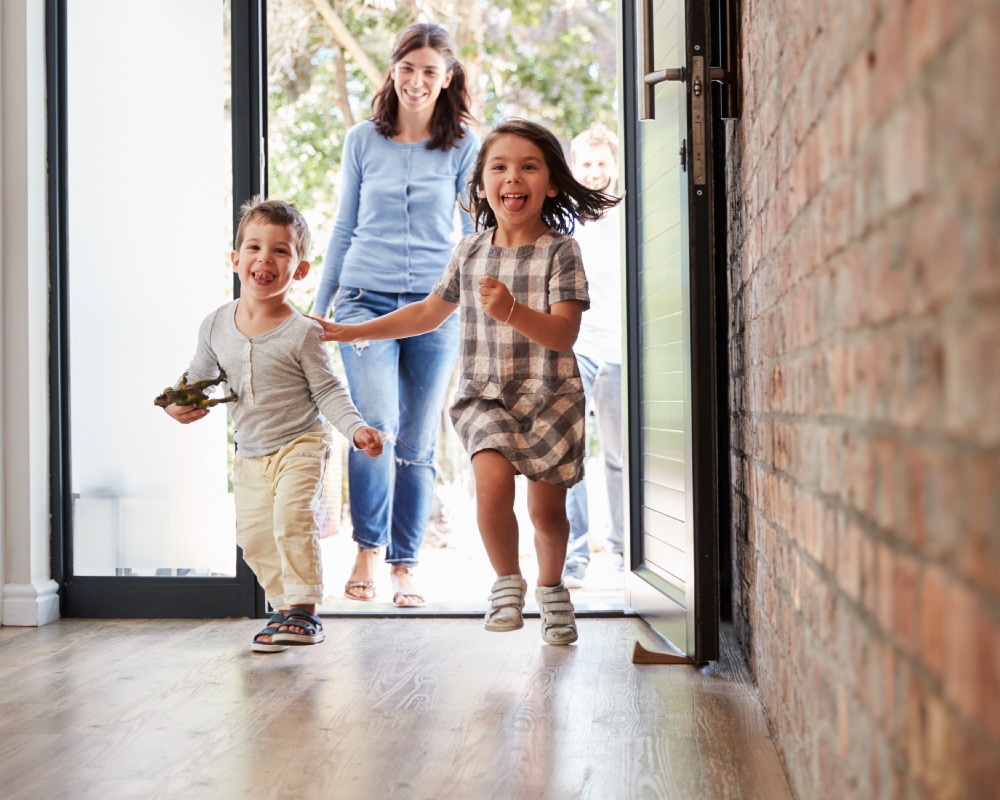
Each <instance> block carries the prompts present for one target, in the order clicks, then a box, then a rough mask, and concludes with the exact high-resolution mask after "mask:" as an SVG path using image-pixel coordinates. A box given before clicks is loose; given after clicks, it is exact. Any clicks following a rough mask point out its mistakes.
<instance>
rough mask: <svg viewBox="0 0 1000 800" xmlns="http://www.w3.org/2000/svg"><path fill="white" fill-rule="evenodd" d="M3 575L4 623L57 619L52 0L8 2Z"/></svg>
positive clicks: (0, 74)
mask: <svg viewBox="0 0 1000 800" xmlns="http://www.w3.org/2000/svg"><path fill="white" fill-rule="evenodd" d="M0 27H2V56H0V85H2V99H0V131H2V134H0V166H2V170H0V175H2V178H0V180H2V192H0V203H2V205H0V237H2V247H0V270H2V284H0V291H2V298H0V314H2V319H0V326H2V327H0V330H2V340H0V348H2V359H3V360H2V370H0V382H2V383H0V423H2V424H0V453H2V457H0V488H2V493H0V546H2V548H0V549H2V551H3V554H2V560H0V575H2V577H3V606H2V620H3V624H5V625H44V624H45V623H47V622H51V621H52V620H54V619H56V618H57V617H58V616H59V603H58V597H57V595H56V591H57V588H58V587H57V585H56V583H55V582H54V581H53V580H51V573H50V566H49V382H48V233H47V196H46V195H47V192H46V189H47V186H46V106H45V103H46V97H45V2H44V0H2V16H0Z"/></svg>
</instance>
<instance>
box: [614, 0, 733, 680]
mask: <svg viewBox="0 0 1000 800" xmlns="http://www.w3.org/2000/svg"><path fill="white" fill-rule="evenodd" d="M643 1H644V0H639V2H643ZM731 3H732V5H733V6H735V0H687V2H686V15H687V26H686V37H685V38H686V45H687V47H686V54H685V62H686V63H685V64H683V65H681V64H678V65H676V66H683V67H684V68H686V70H687V74H689V75H690V74H691V60H692V58H693V57H694V56H695V55H701V56H703V57H704V56H708V57H709V58H712V56H713V55H715V56H718V54H719V52H720V49H719V44H718V43H717V42H716V43H714V44H715V46H714V47H713V46H712V45H713V39H712V16H713V12H714V14H715V18H716V20H719V19H720V17H721V18H722V19H724V20H727V21H728V20H731V18H732V17H731V11H730V10H729V6H730V4H731ZM715 6H719V8H715ZM722 7H725V10H723V11H722V13H721V14H720V9H721V8H722ZM619 13H620V15H621V25H622V27H621V30H622V37H623V38H622V42H621V46H622V49H623V50H622V64H623V65H624V67H623V69H622V74H621V85H620V98H621V101H620V102H621V109H622V119H623V125H622V127H621V130H620V133H621V141H622V145H623V146H622V152H623V154H624V157H623V164H622V169H623V177H624V180H625V185H626V187H629V188H630V192H629V193H627V194H626V199H625V234H624V235H625V248H626V253H627V254H638V253H639V247H640V228H639V216H638V214H639V207H638V192H637V191H636V190H635V189H632V188H631V187H638V186H640V183H639V165H638V163H637V159H636V158H635V157H634V156H635V154H636V153H638V152H639V150H638V134H639V124H638V119H639V108H638V97H639V88H640V82H641V81H642V78H643V76H642V75H641V74H640V71H641V70H640V69H639V66H638V58H637V52H636V49H637V48H636V42H637V25H638V19H637V16H638V15H637V13H636V3H635V0H623V2H621V3H620V4H619ZM732 33H733V32H732V31H730V30H728V29H727V31H726V37H724V38H725V40H726V41H728V40H729V36H730V34H732ZM720 41H721V40H720ZM724 55H725V56H726V57H727V59H728V53H726V54H724ZM710 63H711V62H710ZM717 63H718V62H716V64H717ZM713 66H714V64H713ZM725 66H726V67H727V71H728V70H731V69H732V63H731V62H729V63H727V64H726V65H725ZM713 77H714V76H713ZM685 86H686V97H687V103H688V110H689V113H688V116H687V118H688V130H687V135H686V140H687V141H688V142H692V141H693V136H692V130H691V124H692V122H691V120H692V114H691V113H690V109H691V93H692V86H691V84H690V82H686V84H685ZM711 86H712V84H711V83H709V84H707V85H706V86H705V87H703V91H705V99H706V105H707V106H708V108H707V109H706V113H705V115H704V117H705V119H704V124H705V131H704V133H703V135H704V137H705V141H706V143H707V144H706V149H707V151H708V152H707V158H706V164H705V167H706V169H707V170H708V175H707V180H706V182H705V184H704V185H701V186H696V185H695V184H694V175H693V172H694V171H693V170H692V169H691V168H690V164H691V154H690V149H691V148H690V147H689V148H687V149H688V153H687V161H688V165H689V168H688V169H687V172H686V175H687V180H688V190H689V195H688V196H689V198H690V203H689V208H688V216H689V232H690V233H689V241H690V264H691V269H690V275H689V281H690V284H689V285H690V320H691V382H692V387H691V400H692V402H691V418H692V419H691V426H692V430H691V435H692V438H693V452H692V473H693V485H692V487H691V492H692V499H693V513H694V520H693V525H694V574H693V575H692V576H691V578H690V581H689V585H693V592H692V591H690V590H689V591H688V607H687V613H688V627H689V630H690V631H691V632H692V633H693V648H692V649H693V652H690V653H689V654H690V655H691V656H692V657H693V658H694V660H695V661H699V662H703V661H709V660H713V659H716V658H718V654H719V614H720V567H722V571H723V572H724V573H725V572H726V570H727V569H728V564H726V565H720V563H719V557H720V537H721V536H723V535H728V524H726V530H724V531H723V530H721V529H720V522H722V521H723V520H726V519H728V494H729V471H728V428H727V426H725V425H724V422H725V421H726V420H728V393H727V391H726V386H727V382H726V380H727V377H728V376H727V375H725V374H724V373H722V372H720V368H721V369H725V362H723V363H721V364H720V355H722V356H724V352H723V351H722V349H723V348H724V347H725V342H726V341H727V339H728V330H727V327H728V325H727V322H726V316H725V314H724V313H723V314H720V313H719V311H720V309H721V310H722V311H723V312H724V311H725V309H726V305H725V297H724V295H725V283H722V284H721V285H720V286H718V291H719V292H721V293H722V294H723V297H722V298H721V299H720V298H719V296H718V292H717V280H718V279H719V278H721V277H724V275H725V269H724V257H725V256H724V248H725V239H723V240H722V247H723V255H722V257H723V265H722V267H723V268H722V269H718V268H717V267H718V266H719V264H718V262H717V259H716V250H715V248H716V246H717V240H716V238H715V237H716V220H715V215H716V214H717V213H718V212H717V208H718V205H719V201H718V200H716V199H714V198H715V196H716V194H718V193H719V192H720V191H721V192H722V197H723V198H724V185H725V184H724V175H721V176H720V175H717V174H716V171H717V169H718V166H717V165H718V163H719V160H718V154H717V155H716V157H715V158H713V144H714V143H715V142H716V141H718V137H716V133H715V128H716V127H718V122H719V119H720V109H719V108H718V105H719V99H718V98H720V95H721V96H722V97H724V99H725V102H726V103H727V104H728V103H732V102H733V98H734V97H735V92H734V91H733V90H732V89H730V88H729V87H728V86H727V87H726V89H729V91H728V92H726V93H725V94H722V93H720V92H715V91H712V90H711V88H710V87H711ZM728 115H729V114H728V112H727V116H728ZM720 179H721V181H722V182H721V183H720ZM630 195H631V197H630ZM722 207H723V208H724V204H723V205H722ZM719 222H720V223H721V225H722V228H723V230H724V228H725V222H724V219H723V220H719ZM625 263H626V270H625V272H626V277H625V297H626V300H625V303H626V326H625V327H626V364H627V379H626V383H625V387H624V391H625V398H624V399H625V404H626V407H627V409H628V419H629V420H630V424H629V427H628V430H626V431H625V436H626V441H627V442H628V464H627V470H628V475H629V476H630V478H629V482H628V483H629V485H628V487H627V501H626V502H627V503H628V507H629V512H630V513H629V518H630V521H631V525H630V531H629V537H630V545H631V546H630V559H631V563H630V564H629V568H630V569H631V571H632V572H633V573H634V574H635V575H637V576H638V577H639V578H641V579H642V580H643V581H645V582H646V583H647V584H649V585H650V587H652V588H653V589H655V590H657V591H658V592H660V593H662V594H665V595H669V592H668V591H667V585H666V582H665V581H663V579H662V578H660V577H659V576H658V575H656V574H655V573H653V572H652V571H651V570H649V569H648V568H646V567H644V566H643V565H642V550H641V548H642V526H641V522H640V521H641V520H642V483H643V481H642V474H643V470H642V446H641V438H640V433H641V423H639V420H641V419H642V413H641V407H640V402H641V379H640V358H641V349H640V320H641V313H640V309H641V305H640V304H641V286H640V276H639V272H638V269H636V268H635V266H634V264H629V263H628V259H626V262H625ZM721 326H725V327H721ZM720 337H721V343H720ZM721 549H722V551H723V552H725V553H726V554H727V555H728V549H727V548H725V547H723V548H721ZM726 583H727V582H726V581H723V584H724V585H725V584H726ZM689 638H690V637H689ZM677 644H680V645H681V647H682V649H687V648H685V647H684V643H683V642H679V643H677Z"/></svg>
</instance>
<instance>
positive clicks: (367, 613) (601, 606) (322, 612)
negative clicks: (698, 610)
mask: <svg viewBox="0 0 1000 800" xmlns="http://www.w3.org/2000/svg"><path fill="white" fill-rule="evenodd" d="M573 605H574V608H575V613H576V618H577V619H613V618H622V617H636V616H638V614H636V613H635V611H633V610H632V609H631V608H630V607H629V606H627V605H626V604H625V603H622V602H618V601H610V602H603V601H585V602H580V603H574V604H573ZM485 613H486V604H485V603H434V604H433V605H426V606H421V607H419V608H405V607H401V606H397V605H394V604H393V603H378V602H369V603H359V602H349V601H346V600H345V601H343V602H339V603H325V604H324V605H322V606H321V607H320V609H319V616H321V617H323V618H324V619H344V618H348V617H349V618H352V619H387V618H390V617H391V618H402V617H420V618H422V619H480V618H482V617H483V615H484V614H485ZM524 617H525V619H538V605H537V604H536V603H535V602H534V601H533V600H532V601H530V602H525V604H524Z"/></svg>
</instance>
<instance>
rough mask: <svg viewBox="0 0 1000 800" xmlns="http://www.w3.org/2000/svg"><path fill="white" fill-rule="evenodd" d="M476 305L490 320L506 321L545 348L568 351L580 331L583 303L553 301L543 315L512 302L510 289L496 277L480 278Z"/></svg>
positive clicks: (541, 312)
mask: <svg viewBox="0 0 1000 800" xmlns="http://www.w3.org/2000/svg"><path fill="white" fill-rule="evenodd" d="M479 304H480V305H481V306H482V308H483V311H485V312H486V313H487V314H488V315H489V316H491V317H493V319H495V320H497V321H498V322H506V323H507V324H508V325H510V326H511V327H512V328H513V329H514V330H516V331H517V332H518V333H523V334H524V335H525V336H527V337H528V338H529V339H531V341H533V342H534V343H535V344H540V345H541V346H542V347H546V348H548V349H549V350H556V351H557V352H565V351H567V350H572V349H573V345H574V344H575V343H576V337H577V336H578V335H579V333H580V318H581V317H582V316H583V303H581V302H580V301H579V300H564V301H562V302H561V303H553V304H552V308H551V309H550V310H549V313H547V314H546V313H545V312H543V311H535V310H533V309H531V308H528V307H527V306H526V305H523V304H522V303H517V302H515V301H514V297H513V295H511V293H510V290H509V289H508V288H507V287H506V286H504V284H502V283H501V282H500V281H498V280H497V279H496V278H480V279H479Z"/></svg>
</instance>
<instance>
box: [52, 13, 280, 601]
mask: <svg viewBox="0 0 1000 800" xmlns="http://www.w3.org/2000/svg"><path fill="white" fill-rule="evenodd" d="M237 6H238V8H236V9H232V10H231V8H230V4H229V3H228V2H226V3H222V2H218V3H206V2H204V0H155V1H154V2H144V3H134V2H129V0H105V2H102V3H99V4H84V3H67V4H65V5H64V6H63V14H64V16H63V20H64V24H63V25H62V26H61V28H60V42H59V44H60V46H61V51H62V52H61V53H60V54H59V55H61V59H60V60H59V63H58V64H57V66H58V68H61V70H62V73H61V74H62V75H63V76H64V84H63V85H64V87H65V89H64V94H63V101H62V102H63V109H62V110H63V120H64V121H63V124H62V137H63V152H64V154H65V160H64V162H63V163H61V164H60V169H61V171H62V181H63V186H64V191H63V193H62V195H61V202H62V203H63V204H64V207H63V209H62V213H63V215H64V220H65V222H64V224H63V229H62V235H63V237H64V238H65V241H64V242H63V244H62V249H63V253H64V263H63V264H62V269H61V285H60V287H59V288H60V292H61V298H62V300H61V307H60V308H59V309H58V311H59V313H60V314H61V319H60V324H61V328H62V330H63V331H64V340H63V342H64V343H63V347H62V349H61V359H60V361H61V363H60V364H59V368H60V370H61V377H62V379H63V381H62V384H63V387H64V388H63V390H62V397H61V401H62V403H63V404H64V405H65V408H64V412H63V417H62V418H63V420H64V422H65V424H64V426H63V427H62V429H61V437H60V438H61V442H60V444H61V446H62V459H63V461H64V463H65V464H66V465H67V467H66V468H65V469H64V471H63V475H62V487H61V488H62V497H61V498H60V499H61V502H62V505H61V509H60V510H61V512H62V513H61V514H60V515H59V517H60V518H61V521H62V531H61V533H62V543H63V545H64V556H63V564H62V567H63V574H64V581H65V590H64V607H63V613H64V614H65V615H68V616H86V617H109V616H115V617H189V616H198V617H207V616H242V615H254V614H255V613H256V612H257V611H259V609H258V608H257V606H258V605H259V601H258V598H257V597H256V592H255V590H254V582H253V576H252V574H250V573H249V572H248V571H247V570H246V569H245V567H244V566H243V565H242V561H241V560H239V559H238V554H237V547H236V535H235V530H236V529H235V515H234V509H233V500H232V481H231V474H230V471H231V463H232V455H233V447H232V444H231V442H232V431H231V426H230V422H229V418H228V414H227V413H226V410H225V407H224V406H219V407H216V408H214V409H213V410H212V412H211V413H209V415H208V416H207V417H205V418H204V419H202V420H200V421H198V422H197V423H195V424H191V425H185V426H182V425H179V424H177V423H176V422H175V421H173V420H172V419H170V418H169V417H168V416H167V415H166V414H164V413H163V411H162V410H160V409H159V408H157V407H155V406H154V405H153V398H154V396H155V395H157V394H159V393H160V392H162V391H163V389H164V387H165V386H167V385H169V384H173V383H174V382H176V380H177V379H178V378H179V377H180V375H181V373H183V372H184V370H185V369H186V368H187V365H188V363H189V361H190V359H191V357H192V355H193V354H194V350H195V345H196V341H197V335H198V329H199V325H200V323H201V321H202V319H203V318H204V317H205V316H207V315H208V314H209V313H210V312H211V311H213V310H214V309H215V308H217V307H219V306H220V305H222V304H223V303H225V302H227V301H228V300H231V299H233V296H234V292H238V287H235V286H234V281H233V273H232V269H231V266H230V263H229V251H230V250H231V248H232V241H233V221H234V208H235V207H238V205H239V203H240V202H242V201H243V200H245V199H246V197H248V196H249V195H250V194H253V193H254V192H255V191H260V190H261V188H262V187H261V186H260V180H261V177H260V176H261V174H262V169H261V167H260V164H259V153H260V151H261V149H262V143H261V138H260V133H259V131H260V130H261V129H262V124H261V119H262V113H261V112H260V109H259V106H258V109H257V113H253V109H252V108H248V106H252V105H253V94H254V84H255V82H254V81H253V80H252V79H251V76H252V74H253V68H254V59H253V58H251V56H252V55H253V50H254V48H253V43H254V42H259V41H262V37H260V35H259V31H258V32H256V35H255V30H254V29H255V28H256V29H259V27H260V26H259V20H260V14H259V13H254V12H259V7H258V6H259V4H254V3H240V4H237ZM51 61H52V50H51V48H50V69H51V68H53V65H52V64H51ZM256 63H257V64H259V63H260V59H259V57H258V58H257V59H256ZM257 86H258V89H257V90H256V93H257V95H258V96H259V81H258V82H257ZM234 121H236V124H235V125H234ZM254 123H256V125H257V130H256V132H254V131H250V130H248V127H250V126H252V125H253V124H254ZM234 134H235V135H234ZM248 134H250V135H248ZM248 141H249V142H252V143H253V149H255V150H256V152H250V149H249V148H248V147H247V146H246V142H248ZM255 159H256V163H255V161H254V160H255ZM255 176H256V179H255ZM237 178H238V180H237ZM234 184H239V188H238V191H237V192H236V193H235V196H234ZM54 518H56V515H54Z"/></svg>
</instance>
